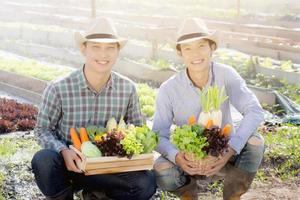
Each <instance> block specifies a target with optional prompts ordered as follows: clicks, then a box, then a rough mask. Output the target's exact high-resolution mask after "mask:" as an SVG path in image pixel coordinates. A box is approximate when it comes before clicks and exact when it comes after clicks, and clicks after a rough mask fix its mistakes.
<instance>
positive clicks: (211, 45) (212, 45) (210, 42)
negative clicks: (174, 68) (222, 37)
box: [176, 38, 217, 51]
mask: <svg viewBox="0 0 300 200" xmlns="http://www.w3.org/2000/svg"><path fill="white" fill-rule="evenodd" d="M203 40H205V41H208V44H209V46H210V48H211V49H213V50H215V49H216V47H217V44H216V43H215V42H214V41H212V40H210V39H206V38H204V39H203ZM212 47H214V48H212ZM176 49H177V50H178V51H181V44H177V45H176Z"/></svg>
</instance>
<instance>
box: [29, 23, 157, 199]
mask: <svg viewBox="0 0 300 200" xmlns="http://www.w3.org/2000/svg"><path fill="white" fill-rule="evenodd" d="M75 40H76V43H77V45H78V47H79V48H80V51H81V53H82V54H83V55H84V57H85V65H84V66H83V67H82V68H81V69H79V70H76V71H75V72H73V73H72V74H71V75H69V76H68V77H66V78H63V79H61V80H57V81H54V82H52V83H50V84H49V85H48V87H47V88H46V89H45V91H44V94H43V102H42V104H41V106H40V109H39V114H38V120H37V126H36V129H35V135H36V136H37V138H38V142H39V144H40V145H41V146H42V147H43V150H41V151H39V152H37V153H36V154H35V155H34V157H33V159H32V169H33V173H34V175H35V179H36V182H37V185H38V187H39V188H40V190H41V191H42V193H43V194H44V195H45V196H46V198H47V199H51V200H52V199H55V200H69V199H73V193H74V192H75V191H79V190H82V189H83V192H82V194H83V195H82V198H84V199H92V198H91V196H92V195H96V194H99V191H100V190H101V191H103V192H104V193H105V195H106V196H107V197H109V198H112V199H126V200H129V199H149V198H150V197H151V196H152V195H153V194H154V193H155V190H156V184H155V179H154V175H153V174H152V172H151V171H138V172H128V173H117V174H104V175H93V176H85V175H84V174H82V172H81V170H80V169H79V168H78V167H77V165H76V162H79V161H80V158H79V157H78V155H77V154H76V153H75V152H74V151H73V150H71V149H69V148H68V146H69V145H70V144H71V139H70V134H69V130H70V128H71V127H86V126H88V125H97V126H99V125H102V126H105V124H106V122H107V121H108V120H109V118H111V117H115V118H116V119H117V120H119V119H120V118H121V116H124V120H125V121H126V122H127V123H131V124H135V125H141V124H142V116H141V111H140V106H139V101H138V96H137V92H136V88H135V86H134V84H133V82H132V81H130V80H129V79H127V78H125V77H122V76H121V75H118V74H117V73H115V72H112V71H111V69H112V66H113V65H114V63H115V62H116V60H117V57H118V54H119V50H120V49H121V48H122V47H123V46H124V45H125V43H126V40H123V39H120V38H118V37H117V34H116V31H115V29H114V27H113V25H112V22H111V20H110V19H107V18H98V19H94V20H92V22H91V24H90V28H89V29H88V30H87V31H86V32H85V33H79V32H77V33H76V34H75ZM97 191H98V192H97ZM107 197H106V198H107ZM93 199H99V198H96V196H94V197H93Z"/></svg>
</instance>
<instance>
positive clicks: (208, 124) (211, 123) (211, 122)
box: [205, 119, 214, 129]
mask: <svg viewBox="0 0 300 200" xmlns="http://www.w3.org/2000/svg"><path fill="white" fill-rule="evenodd" d="M213 125H214V123H213V120H212V119H209V120H207V122H206V126H205V127H206V128H207V129H210V128H211V127H212V126H213Z"/></svg>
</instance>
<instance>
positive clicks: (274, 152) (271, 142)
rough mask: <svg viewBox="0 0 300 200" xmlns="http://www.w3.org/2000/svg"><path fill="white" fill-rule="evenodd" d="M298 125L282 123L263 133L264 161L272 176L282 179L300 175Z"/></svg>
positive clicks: (299, 128) (299, 130)
mask: <svg viewBox="0 0 300 200" xmlns="http://www.w3.org/2000/svg"><path fill="white" fill-rule="evenodd" d="M299 133H300V127H297V126H292V125H288V124H287V125H284V126H282V127H278V128H277V131H276V132H275V133H274V132H269V133H267V134H265V135H264V138H265V144H266V146H267V148H266V153H265V157H266V162H267V163H268V165H270V166H269V167H270V168H271V169H274V170H272V173H273V174H274V176H277V177H280V178H281V179H282V180H287V179H293V178H295V177H298V176H299V175H300V154H299V152H300V145H299V144H300V134H299Z"/></svg>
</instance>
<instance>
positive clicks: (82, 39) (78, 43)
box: [74, 31, 127, 49]
mask: <svg viewBox="0 0 300 200" xmlns="http://www.w3.org/2000/svg"><path fill="white" fill-rule="evenodd" d="M74 38H75V43H76V46H77V47H78V48H80V47H81V45H82V44H83V43H85V42H88V41H90V42H98V43H118V44H119V45H120V49H122V48H123V47H124V46H125V44H126V43H127V40H126V39H124V38H116V39H112V38H94V39H87V38H85V36H84V34H83V33H80V32H78V31H76V32H75V34H74Z"/></svg>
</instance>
